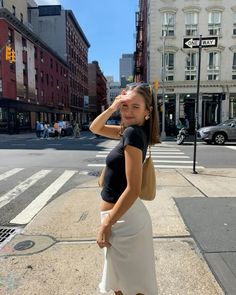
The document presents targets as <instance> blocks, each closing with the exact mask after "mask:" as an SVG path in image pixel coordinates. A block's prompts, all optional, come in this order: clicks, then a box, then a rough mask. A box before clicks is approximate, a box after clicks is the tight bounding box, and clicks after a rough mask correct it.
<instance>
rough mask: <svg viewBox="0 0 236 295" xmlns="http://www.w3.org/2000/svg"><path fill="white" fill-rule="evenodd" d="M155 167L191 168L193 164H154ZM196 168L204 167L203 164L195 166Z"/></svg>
mask: <svg viewBox="0 0 236 295" xmlns="http://www.w3.org/2000/svg"><path fill="white" fill-rule="evenodd" d="M154 167H155V168H166V169H168V168H182V169H186V168H189V169H192V168H193V166H187V165H186V166H185V165H183V166H182V165H154ZM196 168H198V169H204V167H203V166H196Z"/></svg>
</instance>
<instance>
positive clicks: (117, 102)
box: [110, 90, 128, 112]
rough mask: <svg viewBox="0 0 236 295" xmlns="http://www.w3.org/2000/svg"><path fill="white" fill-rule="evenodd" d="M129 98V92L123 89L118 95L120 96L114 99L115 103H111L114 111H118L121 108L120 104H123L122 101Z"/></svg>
mask: <svg viewBox="0 0 236 295" xmlns="http://www.w3.org/2000/svg"><path fill="white" fill-rule="evenodd" d="M127 99H128V96H127V93H126V92H125V90H123V91H122V92H121V94H120V95H118V96H117V97H116V98H115V99H114V101H113V103H112V104H111V106H110V108H111V109H113V110H114V112H115V111H117V110H118V109H119V107H120V105H121V104H122V103H124V102H125V101H126V100H127Z"/></svg>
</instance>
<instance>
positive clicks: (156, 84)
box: [153, 80, 159, 90]
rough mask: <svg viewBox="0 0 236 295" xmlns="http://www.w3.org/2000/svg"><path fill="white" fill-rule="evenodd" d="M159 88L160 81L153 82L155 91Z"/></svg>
mask: <svg viewBox="0 0 236 295" xmlns="http://www.w3.org/2000/svg"><path fill="white" fill-rule="evenodd" d="M158 86H159V83H158V80H154V81H153V88H154V89H155V90H157V89H158Z"/></svg>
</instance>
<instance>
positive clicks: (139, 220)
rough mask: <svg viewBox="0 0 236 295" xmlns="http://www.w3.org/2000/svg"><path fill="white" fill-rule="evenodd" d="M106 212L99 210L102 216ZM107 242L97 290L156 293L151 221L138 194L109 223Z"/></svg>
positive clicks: (132, 294) (133, 294)
mask: <svg viewBox="0 0 236 295" xmlns="http://www.w3.org/2000/svg"><path fill="white" fill-rule="evenodd" d="M108 212H109V211H102V212H101V220H103V219H104V218H105V217H106V215H107V214H108ZM110 243H111V245H112V246H111V247H110V248H104V254H105V262H104V268H103V274H102V281H101V283H100V284H99V289H100V292H101V293H102V294H105V293H107V292H109V291H110V290H113V291H122V293H123V294H124V295H136V294H138V293H141V294H145V295H157V293H158V292H157V283H156V273H155V258H154V249H153V239H152V223H151V218H150V215H149V213H148V211H147V209H146V207H145V206H144V204H143V202H142V201H141V200H140V199H139V198H138V199H137V200H136V201H135V203H134V204H133V205H132V207H131V208H130V209H129V210H128V211H127V212H126V213H125V214H124V215H123V216H122V218H121V219H120V220H119V221H117V222H116V223H115V224H114V225H113V226H112V234H111V237H110Z"/></svg>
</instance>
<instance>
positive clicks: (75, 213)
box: [0, 169, 236, 295]
mask: <svg viewBox="0 0 236 295" xmlns="http://www.w3.org/2000/svg"><path fill="white" fill-rule="evenodd" d="M235 178H236V169H204V170H202V171H199V174H192V171H190V170H172V169H171V170H170V169H169V170H167V169H161V170H157V197H156V199H155V200H154V201H152V202H145V205H146V206H147V208H148V210H149V212H150V214H151V217H152V221H153V241H154V248H155V257H156V270H157V281H158V288H159V294H161V295H172V294H173V295H185V294H189V295H208V294H209V295H215V294H236V289H235V290H234V289H232V288H234V286H233V285H232V284H233V282H234V281H236V280H235V277H236V274H235V270H233V269H234V268H233V266H234V264H233V263H235V260H234V258H235V255H236V252H232V251H231V252H230V255H231V259H230V261H231V262H232V265H231V266H232V267H231V268H230V261H228V262H227V263H224V260H223V259H221V261H220V262H219V263H218V264H217V261H216V262H214V260H213V263H212V260H210V259H207V258H206V254H207V255H211V254H212V253H206V252H205V249H202V247H201V243H199V241H198V240H197V239H198V235H197V234H195V231H194V229H192V228H188V227H187V226H186V225H185V223H184V221H183V219H184V220H185V216H184V214H185V213H186V212H185V210H186V208H185V209H183V208H182V207H181V204H178V200H188V201H189V202H191V200H198V199H200V200H207V199H211V200H213V199H214V198H217V197H219V198H222V197H225V198H224V199H227V200H229V198H231V199H232V200H233V199H234V198H235V197H236V181H235ZM99 200H100V188H99V187H98V186H97V179H96V178H94V179H93V180H91V181H89V182H87V183H84V184H83V185H80V186H78V187H76V188H75V189H73V190H71V191H69V192H67V193H66V194H63V195H61V196H60V197H58V198H57V199H55V200H54V201H52V202H50V203H49V204H48V205H47V206H45V207H44V208H43V209H42V210H41V211H40V212H39V213H38V215H36V217H35V218H34V219H33V220H32V221H31V222H30V223H29V224H28V225H27V226H26V227H25V228H24V229H23V230H22V232H21V233H20V234H18V235H16V236H15V237H14V238H13V239H12V240H11V241H10V242H9V243H8V244H7V245H5V247H3V248H2V249H1V250H0V264H1V268H0V294H1V295H8V294H12V295H22V294H23V295H32V294H35V295H51V294H52V295H62V294H63V295H67V294H68V295H93V294H99V293H98V290H97V285H98V282H99V279H100V276H101V269H102V258H103V251H102V250H100V249H99V248H98V247H97V245H96V243H95V236H96V230H97V227H98V224H99V213H98V204H99ZM176 203H177V204H178V207H177V206H176ZM235 207H236V206H235ZM178 208H179V209H180V212H181V214H182V215H181V214H180V212H179V210H178ZM198 209H199V208H198ZM232 209H233V208H232ZM209 210H211V209H210V208H209ZM209 214H210V213H209ZM209 216H210V215H209ZM188 218H190V219H191V216H190V217H189V216H188ZM188 218H186V220H187V221H188ZM186 220H185V222H186ZM228 223H230V222H229V221H228ZM186 224H187V225H188V222H186ZM193 224H194V222H193ZM195 224H196V222H195ZM190 226H192V225H191V224H190ZM210 232H211V228H210V227H209V233H210ZM216 238H217V237H216ZM228 238H229V239H235V235H234V234H233V232H232V236H228ZM25 241H30V242H29V244H30V243H31V244H33V243H34V245H33V247H31V248H29V249H26V250H22V249H19V250H16V249H14V247H15V246H16V245H17V246H19V245H21V244H19V243H20V242H25ZM214 242H215V241H214ZM225 243H227V241H225ZM215 252H217V249H214V253H215ZM205 259H207V262H208V264H207V262H206V260H205ZM213 264H216V265H213ZM222 272H223V275H222ZM230 290H231V291H230ZM232 290H234V291H232ZM226 291H227V293H226ZM233 292H234V293H233ZM109 294H112V292H110V293H109ZM129 295H133V294H129ZM146 295H148V294H146Z"/></svg>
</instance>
